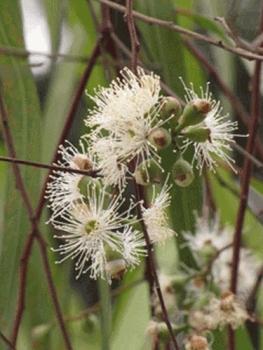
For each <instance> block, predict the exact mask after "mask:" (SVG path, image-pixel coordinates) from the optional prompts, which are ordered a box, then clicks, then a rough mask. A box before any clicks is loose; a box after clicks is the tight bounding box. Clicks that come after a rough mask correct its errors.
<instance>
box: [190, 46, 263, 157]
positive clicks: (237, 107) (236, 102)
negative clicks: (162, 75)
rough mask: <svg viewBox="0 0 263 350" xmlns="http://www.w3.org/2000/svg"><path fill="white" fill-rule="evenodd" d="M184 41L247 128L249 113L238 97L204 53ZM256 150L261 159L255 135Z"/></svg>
mask: <svg viewBox="0 0 263 350" xmlns="http://www.w3.org/2000/svg"><path fill="white" fill-rule="evenodd" d="M184 42H185V45H186V47H187V48H188V50H189V51H190V52H191V53H192V54H193V55H194V56H195V57H196V58H197V60H198V61H199V62H200V63H201V64H202V65H203V66H204V68H205V69H206V70H207V72H208V73H209V74H210V75H211V76H212V77H213V79H214V80H215V82H216V83H217V84H218V86H219V87H220V89H221V91H222V92H223V94H224V95H225V96H226V98H227V99H228V101H229V102H230V103H231V106H232V108H233V110H234V111H236V113H237V117H238V118H239V119H240V120H241V121H242V123H243V124H244V125H245V126H246V127H247V128H249V121H250V115H249V113H248V112H247V111H246V109H245V107H244V106H243V104H242V103H241V101H240V99H239V98H238V97H237V96H236V95H235V94H234V93H233V92H232V90H231V89H230V88H229V87H228V86H227V85H226V83H225V82H224V81H223V79H222V78H221V76H220V74H219V73H218V71H217V70H216V68H215V66H214V65H212V64H211V63H210V62H209V61H208V59H207V58H206V57H205V55H204V54H203V53H202V52H201V51H200V50H198V49H197V48H196V47H195V46H194V45H193V44H192V43H191V42H190V41H189V40H184ZM256 150H257V152H258V154H259V155H260V158H261V159H262V160H263V145H262V143H261V140H260V138H259V137H258V136H257V137H256Z"/></svg>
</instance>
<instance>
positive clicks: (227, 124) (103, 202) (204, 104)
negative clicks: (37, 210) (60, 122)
mask: <svg viewBox="0 0 263 350" xmlns="http://www.w3.org/2000/svg"><path fill="white" fill-rule="evenodd" d="M160 91H161V86H160V78H159V77H158V76H157V75H155V74H153V73H150V74H148V73H146V72H145V71H144V70H143V69H142V68H138V70H137V72H136V74H134V73H133V72H131V71H130V70H129V69H128V68H124V69H123V70H122V71H121V72H120V76H119V77H118V78H116V79H115V80H114V81H113V82H112V83H111V84H110V85H109V87H100V88H98V89H97V90H96V93H95V95H94V96H91V99H92V100H93V102H94V107H93V109H91V110H90V111H89V113H88V116H87V118H86V120H85V124H86V126H87V128H88V132H87V134H85V135H83V136H82V137H81V141H80V147H79V149H78V148H76V147H75V146H73V145H71V144H70V143H69V142H66V143H65V145H64V146H61V147H60V150H59V156H60V161H59V162H58V165H60V166H63V167H68V168H70V169H71V171H70V170H69V171H68V172H65V171H62V170H61V171H55V172H54V173H53V174H52V176H51V177H50V182H49V184H48V187H47V191H46V197H47V198H48V201H49V207H50V209H51V211H52V214H51V218H50V220H49V221H50V222H51V223H52V225H53V226H54V227H55V229H56V230H60V231H62V232H63V233H61V234H60V235H58V234H57V235H56V238H58V239H59V240H60V241H61V244H60V245H59V246H58V247H57V248H56V249H54V250H55V251H56V252H58V253H60V254H61V255H62V260H61V261H64V260H66V259H68V258H71V259H74V263H75V268H76V271H77V277H79V276H80V275H81V274H82V273H89V275H90V277H91V278H95V279H96V278H97V277H102V278H106V279H107V280H108V281H110V280H111V278H112V277H119V276H121V274H122V273H123V272H124V271H125V270H126V269H127V268H129V267H134V266H136V265H138V264H139V261H140V257H142V256H144V255H145V243H144V239H143V234H142V233H141V232H140V230H139V229H138V227H140V225H141V224H142V223H143V225H142V227H144V228H145V229H146V230H147V232H148V235H149V237H150V240H151V242H152V243H162V242H164V241H165V240H166V239H168V238H171V237H172V236H174V234H175V231H174V230H173V229H172V228H171V227H170V225H169V218H168V214H167V210H168V208H169V206H170V202H171V196H170V189H171V186H172V185H171V184H170V183H171V180H173V181H174V182H175V183H176V184H177V185H178V186H181V187H186V186H189V185H190V184H191V182H192V181H193V179H194V176H195V175H194V167H196V168H197V169H199V170H200V171H201V170H202V168H203V166H204V165H207V166H208V167H210V168H212V169H214V167H215V164H216V163H215V160H214V158H213V155H217V156H218V157H220V158H221V159H223V160H224V161H226V162H227V163H228V164H229V165H231V164H232V163H233V161H232V159H231V158H230V155H229V153H228V152H229V150H230V143H231V142H232V141H233V137H234V135H233V131H234V130H235V129H236V127H237V126H236V124H235V123H233V122H231V121H229V120H226V116H221V107H220V104H219V103H218V102H216V101H215V100H214V99H213V98H212V95H211V93H210V92H209V89H208V88H207V89H206V91H205V92H204V91H202V90H201V95H200V96H198V94H197V93H196V92H194V90H193V88H191V89H189V88H187V87H185V91H186V105H185V107H184V108H182V106H181V105H180V103H179V102H178V100H177V99H175V98H173V97H170V96H168V97H164V96H162V95H161V93H160ZM167 147H170V149H171V150H173V151H174V152H175V156H174V161H173V163H174V164H172V166H171V169H170V170H171V174H172V175H171V176H170V177H169V175H168V174H166V175H165V176H164V174H163V173H164V169H163V165H162V150H163V149H166V148H167ZM189 147H190V148H191V147H194V152H192V154H193V160H192V162H188V161H186V160H185V159H184V153H185V151H186V150H187V149H188V148H189ZM74 170H81V171H82V173H76V172H74ZM168 170H169V169H168ZM83 171H86V172H88V174H91V173H92V174H93V175H94V174H95V175H96V176H95V178H94V177H92V176H91V177H88V176H85V175H84V174H83ZM165 178H166V180H164V179H165ZM131 179H133V182H134V185H135V186H145V191H144V192H145V194H146V199H145V201H141V200H140V201H135V199H134V198H133V197H131V198H133V200H132V201H128V200H127V199H126V198H125V196H124V193H125V191H126V193H127V191H129V189H127V187H126V185H127V183H129V181H130V180H131ZM168 182H169V184H168ZM151 186H152V187H151ZM150 189H151V191H150ZM147 191H148V192H147ZM149 193H152V196H151V198H150V196H149V198H148V197H147V196H148V195H149ZM136 207H137V208H136ZM136 209H137V211H138V212H139V213H140V215H135V212H136ZM138 209H139V210H138Z"/></svg>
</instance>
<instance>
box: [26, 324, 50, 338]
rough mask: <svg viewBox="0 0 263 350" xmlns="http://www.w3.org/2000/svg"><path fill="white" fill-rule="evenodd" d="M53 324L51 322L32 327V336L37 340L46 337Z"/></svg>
mask: <svg viewBox="0 0 263 350" xmlns="http://www.w3.org/2000/svg"><path fill="white" fill-rule="evenodd" d="M51 328H52V326H51V324H50V323H43V324H39V325H37V326H35V327H33V329H32V333H31V336H32V338H33V339H34V340H35V341H37V340H39V339H41V338H43V337H45V336H46V335H47V334H48V333H49V332H50V330H51Z"/></svg>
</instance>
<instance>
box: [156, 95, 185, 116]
mask: <svg viewBox="0 0 263 350" xmlns="http://www.w3.org/2000/svg"><path fill="white" fill-rule="evenodd" d="M162 103H163V105H162V109H161V117H162V118H168V117H170V116H171V115H173V116H174V118H173V119H172V120H174V119H175V120H176V121H177V119H178V117H179V116H180V115H181V113H182V106H181V104H180V102H179V101H178V100H177V98H175V97H172V96H166V97H164V98H163V100H162Z"/></svg>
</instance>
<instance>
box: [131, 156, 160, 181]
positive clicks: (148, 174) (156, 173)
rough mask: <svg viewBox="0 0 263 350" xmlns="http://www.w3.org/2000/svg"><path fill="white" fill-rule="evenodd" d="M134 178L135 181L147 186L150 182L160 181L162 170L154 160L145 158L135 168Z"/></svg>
mask: <svg viewBox="0 0 263 350" xmlns="http://www.w3.org/2000/svg"><path fill="white" fill-rule="evenodd" d="M134 178H135V181H136V183H137V184H139V185H142V186H147V185H149V184H151V183H160V182H161V179H162V171H161V169H160V168H159V167H158V165H157V164H156V163H155V162H154V161H152V160H150V161H148V160H146V161H144V162H142V163H141V164H140V165H139V166H138V167H137V168H136V170H135V173H134Z"/></svg>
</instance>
